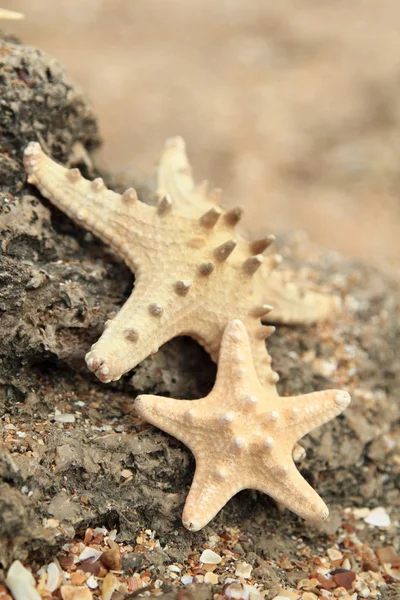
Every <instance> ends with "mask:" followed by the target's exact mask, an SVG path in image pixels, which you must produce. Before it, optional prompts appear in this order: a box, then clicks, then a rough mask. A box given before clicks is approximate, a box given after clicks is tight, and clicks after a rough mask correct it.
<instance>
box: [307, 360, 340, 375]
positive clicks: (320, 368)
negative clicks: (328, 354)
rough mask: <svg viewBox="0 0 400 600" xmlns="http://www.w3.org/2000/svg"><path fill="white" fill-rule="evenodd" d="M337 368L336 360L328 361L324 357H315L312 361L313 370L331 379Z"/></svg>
mask: <svg viewBox="0 0 400 600" xmlns="http://www.w3.org/2000/svg"><path fill="white" fill-rule="evenodd" d="M336 369H337V363H336V361H328V360H324V359H322V358H315V359H314V360H313V362H312V370H313V373H315V374H316V375H321V376H322V377H326V378H327V379H329V378H330V377H332V375H333V373H334V372H335V371H336Z"/></svg>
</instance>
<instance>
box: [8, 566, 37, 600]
mask: <svg viewBox="0 0 400 600" xmlns="http://www.w3.org/2000/svg"><path fill="white" fill-rule="evenodd" d="M5 582H6V584H7V586H8V588H9V589H10V591H11V593H12V595H13V597H14V600H41V597H40V594H39V592H37V590H36V582H35V579H34V577H33V575H32V573H31V572H30V571H28V569H25V567H24V566H23V564H22V563H20V561H19V560H15V561H14V562H13V563H12V565H11V567H10V568H9V569H8V572H7V577H6V580H5Z"/></svg>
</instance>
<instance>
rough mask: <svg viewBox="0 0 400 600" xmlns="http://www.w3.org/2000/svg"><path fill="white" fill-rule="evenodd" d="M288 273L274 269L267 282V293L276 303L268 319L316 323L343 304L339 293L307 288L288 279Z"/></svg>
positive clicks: (293, 322)
mask: <svg viewBox="0 0 400 600" xmlns="http://www.w3.org/2000/svg"><path fill="white" fill-rule="evenodd" d="M285 275H286V274H285V273H284V272H282V271H274V272H271V273H270V274H269V275H268V278H267V279H266V280H265V282H264V291H263V295H264V297H265V298H266V300H267V301H268V303H269V304H272V306H273V307H274V310H273V311H272V312H271V313H270V314H268V316H266V317H265V321H268V322H270V323H283V324H287V325H293V324H294V325H295V324H304V323H316V322H318V321H323V320H325V319H329V318H331V317H333V316H334V315H335V314H337V313H338V311H339V310H340V307H341V301H340V298H339V297H338V296H328V295H324V294H320V293H318V292H313V291H311V290H304V289H303V288H302V286H300V285H298V284H296V283H294V282H286V281H285Z"/></svg>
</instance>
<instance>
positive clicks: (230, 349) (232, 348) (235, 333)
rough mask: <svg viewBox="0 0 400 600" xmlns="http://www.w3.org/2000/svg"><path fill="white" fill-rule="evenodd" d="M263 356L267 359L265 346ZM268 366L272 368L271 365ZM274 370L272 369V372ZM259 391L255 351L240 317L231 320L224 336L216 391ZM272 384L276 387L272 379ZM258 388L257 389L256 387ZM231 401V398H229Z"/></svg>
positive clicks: (225, 393)
mask: <svg viewBox="0 0 400 600" xmlns="http://www.w3.org/2000/svg"><path fill="white" fill-rule="evenodd" d="M263 356H264V358H265V360H266V359H267V357H268V354H267V351H266V349H265V346H264V351H263ZM267 367H268V368H269V370H271V369H270V367H269V365H267ZM272 373H273V372H272V371H271V374H272ZM250 382H251V385H252V387H253V388H254V389H252V392H251V393H259V392H260V391H261V384H260V383H259V381H258V377H257V372H256V369H255V366H254V359H253V352H252V348H251V345H250V340H249V335H248V333H247V330H246V327H245V326H244V324H243V323H242V321H240V320H239V319H234V320H233V321H231V322H230V323H229V324H228V325H227V327H226V329H225V331H224V334H223V336H222V341H221V348H220V351H219V359H218V372H217V379H216V383H215V387H214V390H215V393H216V394H223V395H224V396H226V395H227V392H228V394H229V391H233V390H235V391H236V392H237V391H238V390H242V392H243V393H246V391H248V393H250V390H248V388H249V385H250ZM271 386H273V387H274V384H273V382H272V381H271ZM255 388H257V389H255ZM227 401H228V402H229V400H227Z"/></svg>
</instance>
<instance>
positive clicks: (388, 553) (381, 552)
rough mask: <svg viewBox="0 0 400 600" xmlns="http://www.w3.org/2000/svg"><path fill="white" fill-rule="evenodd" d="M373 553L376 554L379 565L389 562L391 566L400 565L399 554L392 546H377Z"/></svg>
mask: <svg viewBox="0 0 400 600" xmlns="http://www.w3.org/2000/svg"><path fill="white" fill-rule="evenodd" d="M375 554H376V555H377V557H378V559H379V562H380V563H381V565H383V564H389V565H390V566H391V567H400V556H399V555H398V554H397V552H396V550H395V548H394V546H384V547H383V548H378V550H376V552H375Z"/></svg>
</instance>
